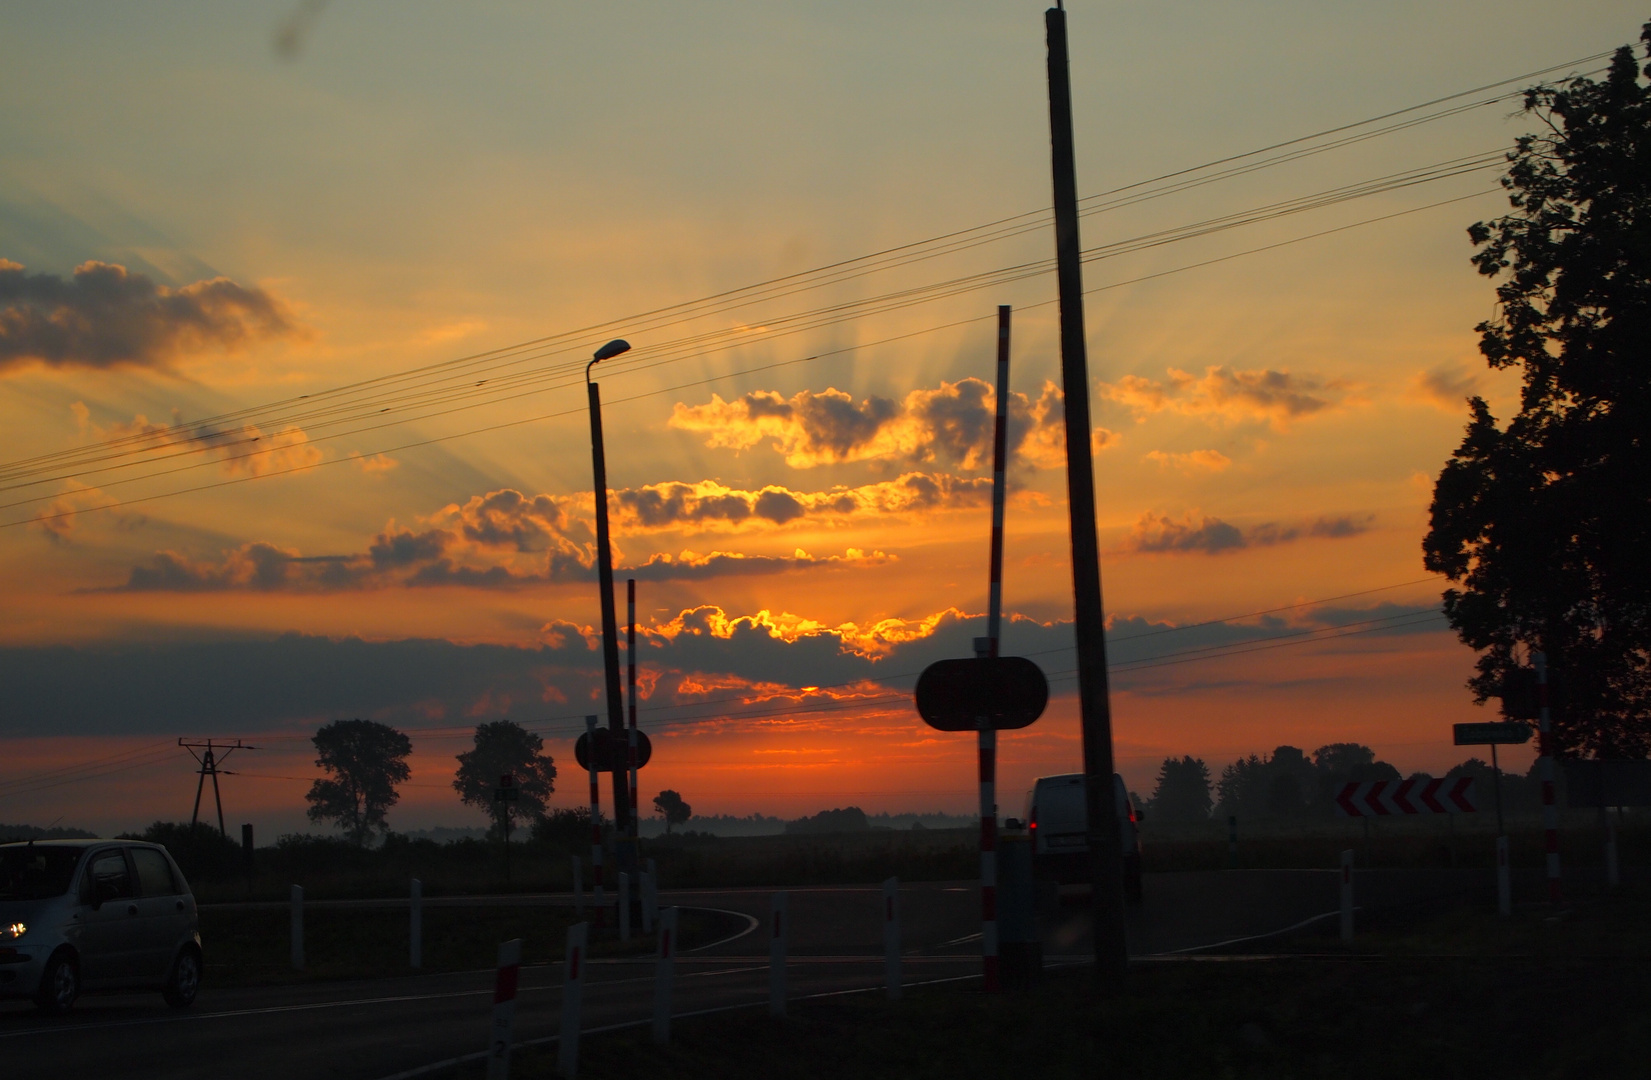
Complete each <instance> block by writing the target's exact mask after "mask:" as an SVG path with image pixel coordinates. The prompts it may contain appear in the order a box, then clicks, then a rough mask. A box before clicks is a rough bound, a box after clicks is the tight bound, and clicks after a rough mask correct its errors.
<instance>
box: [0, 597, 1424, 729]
mask: <svg viewBox="0 0 1651 1080" xmlns="http://www.w3.org/2000/svg"><path fill="white" fill-rule="evenodd" d="M1430 615H1431V616H1437V615H1438V607H1437V605H1397V604H1383V605H1380V606H1378V607H1375V608H1366V609H1355V608H1336V609H1331V608H1316V609H1311V610H1307V611H1303V612H1301V613H1299V614H1297V615H1295V616H1292V617H1291V618H1290V619H1288V620H1286V619H1284V618H1281V617H1279V616H1277V615H1272V616H1263V617H1260V618H1257V619H1254V620H1251V621H1247V622H1242V623H1217V624H1193V625H1190V626H1188V627H1185V628H1183V627H1180V626H1177V625H1175V624H1173V623H1167V622H1155V621H1150V620H1147V619H1143V618H1140V617H1123V618H1115V619H1114V620H1113V621H1112V622H1111V623H1110V624H1109V626H1108V629H1107V638H1108V648H1109V654H1110V661H1111V664H1112V665H1113V667H1114V669H1115V675H1114V683H1115V686H1116V687H1117V688H1118V689H1120V690H1124V691H1130V692H1140V693H1160V692H1173V691H1174V689H1175V688H1176V687H1182V688H1184V687H1185V686H1186V685H1187V683H1186V679H1187V678H1188V676H1187V675H1186V674H1183V672H1186V671H1187V669H1186V668H1183V667H1180V666H1177V665H1176V661H1177V660H1178V658H1183V657H1186V656H1188V655H1199V653H1198V650H1202V649H1207V648H1209V647H1211V646H1223V645H1238V646H1242V645H1244V644H1245V643H1249V642H1254V643H1257V644H1263V643H1266V642H1270V641H1289V640H1295V639H1297V638H1301V637H1307V636H1309V635H1310V634H1311V632H1313V631H1329V632H1330V634H1331V636H1332V637H1333V636H1334V634H1335V632H1336V630H1337V629H1338V628H1342V627H1345V628H1346V629H1347V630H1348V631H1349V632H1352V631H1357V632H1359V633H1360V635H1361V640H1362V639H1363V636H1364V635H1366V634H1369V635H1371V636H1378V635H1389V636H1393V635H1413V634H1425V633H1439V632H1444V627H1443V623H1442V621H1441V620H1440V619H1438V618H1428V617H1427V616H1430ZM1373 620H1379V621H1373ZM984 632H985V617H984V616H980V615H965V614H963V613H961V612H957V611H955V610H948V611H944V612H940V613H938V614H937V615H934V616H932V617H930V618H927V619H922V620H899V619H895V620H889V621H887V622H885V623H879V624H877V625H876V626H872V627H859V626H855V625H853V624H844V625H842V626H838V627H820V626H817V625H814V624H806V623H803V622H802V621H801V620H797V619H794V618H792V617H790V616H778V617H776V616H771V615H769V614H768V613H767V612H761V613H759V614H757V615H753V616H744V617H730V616H728V615H727V614H726V613H725V612H723V611H722V610H721V609H720V608H716V607H709V606H708V607H700V608H692V609H688V610H685V611H682V612H681V613H679V614H678V615H677V617H676V618H674V619H672V620H671V621H670V622H669V623H666V624H660V625H654V626H649V627H644V628H643V633H642V635H641V637H640V640H639V660H640V662H641V664H642V665H643V666H644V667H645V668H646V669H647V670H648V672H649V673H650V676H652V677H653V681H652V682H651V685H652V686H653V690H652V691H651V692H650V694H649V697H648V699H647V701H646V704H645V709H646V710H647V711H645V712H644V714H643V720H642V722H643V725H644V726H645V727H647V726H652V725H655V724H657V723H658V717H659V716H660V714H659V713H658V712H656V711H655V710H657V709H658V708H660V707H662V706H667V705H670V706H677V705H680V706H693V705H696V704H698V703H701V702H706V701H707V698H708V697H711V698H716V699H723V698H727V697H729V696H730V692H729V691H725V690H719V691H717V692H714V693H708V691H707V690H706V686H707V685H708V684H709V685H713V686H723V687H734V688H738V687H740V686H761V687H764V688H768V689H765V690H764V693H766V694H768V695H769V696H771V697H776V696H777V697H797V698H800V697H803V696H809V695H811V694H820V693H823V694H825V695H826V696H830V694H831V693H832V692H833V691H832V688H834V687H842V686H844V685H848V684H870V685H872V686H874V687H881V688H883V689H882V690H879V691H878V692H879V693H885V694H886V693H887V692H888V691H890V690H892V691H896V692H899V693H907V692H909V691H910V690H911V689H912V687H913V686H914V684H915V682H916V678H917V675H918V674H919V673H920V672H921V671H922V670H923V668H925V667H926V666H928V665H929V664H930V663H933V662H934V661H935V660H938V659H941V658H944V657H956V656H968V655H971V654H972V641H973V639H974V638H975V637H977V636H979V635H981V634H983V633H984ZM1304 632H1307V633H1306V634H1304ZM541 636H542V638H543V641H544V644H541V645H537V646H504V645H459V644H454V643H452V642H448V641H441V640H433V641H432V640H416V639H413V640H403V641H383V642H369V641H362V640H360V639H357V638H345V639H332V638H324V637H310V636H304V635H298V634H289V635H285V636H282V637H278V638H271V639H262V640H258V639H241V640H232V641H213V642H175V641H174V642H162V643H153V644H129V645H121V646H101V647H71V646H55V647H45V648H26V647H11V648H0V685H3V686H5V687H6V693H5V694H3V695H0V738H8V737H24V736H41V735H102V734H117V733H118V734H126V735H135V734H164V735H169V736H170V735H177V734H184V733H195V732H199V733H211V734H216V735H231V736H233V735H237V734H250V733H253V732H261V731H271V730H278V729H283V728H287V729H293V730H302V731H308V730H312V729H313V728H314V727H316V726H318V725H319V724H322V723H325V722H326V721H328V720H332V719H340V718H348V717H354V716H362V717H371V718H373V719H377V720H381V721H383V722H386V723H394V724H401V725H406V726H409V727H412V728H415V729H416V728H418V727H428V726H431V725H432V724H434V723H443V724H447V725H454V724H467V723H473V722H478V721H479V720H493V719H501V718H508V719H513V720H517V721H518V722H520V723H524V724H531V725H533V726H534V727H536V728H539V729H540V730H545V729H546V728H547V726H549V727H555V726H557V725H560V726H561V727H563V728H565V731H564V732H563V734H564V735H565V736H566V737H572V736H573V735H574V734H576V732H577V731H578V730H579V729H580V726H581V725H580V723H579V714H582V713H583V712H584V711H585V710H586V709H592V710H594V707H595V706H594V704H586V703H594V702H595V701H597V700H599V694H598V690H599V687H600V686H601V671H600V660H599V656H600V653H599V650H598V648H597V638H596V635H595V633H594V632H593V631H592V630H591V628H590V627H581V626H577V625H575V624H572V623H568V622H565V621H555V622H552V623H550V624H547V625H546V626H545V627H544V629H543V631H542V634H541ZM1072 644H1073V640H1072V625H1071V623H1070V622H1066V621H1060V622H1052V623H1042V622H1037V621H1035V620H1032V619H1027V618H1022V617H1018V616H1013V615H1011V616H1010V617H1008V618H1007V619H1006V620H1005V626H1004V632H1003V645H1004V652H1005V653H1006V654H1008V655H1019V656H1027V657H1031V658H1032V659H1033V660H1034V661H1035V662H1036V663H1037V664H1038V666H1039V667H1040V668H1042V669H1043V671H1044V672H1045V674H1046V676H1047V677H1048V678H1049V680H1050V683H1051V686H1052V688H1053V689H1054V691H1055V692H1056V693H1061V692H1065V691H1068V690H1070V688H1071V687H1072V685H1073V683H1072V668H1073V666H1074V663H1075V659H1074V653H1073V651H1072ZM1154 664H1156V665H1159V666H1155V667H1149V666H1147V665H1154ZM1166 664H1167V665H1168V666H1165V665H1166ZM1136 665H1139V666H1138V667H1136ZM1136 670H1138V671H1139V672H1140V673H1139V674H1136V673H1134V672H1135V671H1136ZM1255 677H1256V678H1266V677H1268V676H1267V675H1266V673H1264V672H1262V673H1258V674H1257V675H1256V676H1255ZM809 687H812V688H819V690H817V691H806V690H803V689H800V688H809ZM787 688H793V689H791V690H789V691H787ZM733 693H735V694H737V689H736V690H735V691H733ZM593 695H597V696H593ZM723 711H730V712H736V713H737V712H738V708H737V707H729V706H728V705H726V704H725V705H722V706H720V707H713V708H710V709H708V710H701V709H690V708H684V709H683V710H682V713H683V714H685V715H692V714H695V713H701V712H703V713H705V714H707V715H713V716H714V715H721V714H722V712H723ZM666 715H667V716H668V715H674V714H666ZM831 715H834V716H841V717H842V718H843V719H845V720H851V719H852V718H853V715H854V714H853V710H852V709H848V710H844V711H843V712H841V713H833V714H831ZM911 720H912V723H913V725H914V727H915V725H917V724H918V720H917V718H916V715H915V712H914V713H913V715H912V718H911ZM656 730H657V728H656Z"/></svg>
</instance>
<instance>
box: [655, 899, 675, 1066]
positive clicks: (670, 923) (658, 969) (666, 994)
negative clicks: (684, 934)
mask: <svg viewBox="0 0 1651 1080" xmlns="http://www.w3.org/2000/svg"><path fill="white" fill-rule="evenodd" d="M676 914H677V909H676V908H674V907H668V908H666V909H665V910H664V911H663V912H661V913H660V916H659V961H658V963H657V964H656V965H655V967H654V1042H656V1043H668V1042H670V1041H671V983H672V982H673V981H674V980H675V978H676V921H677V919H676Z"/></svg>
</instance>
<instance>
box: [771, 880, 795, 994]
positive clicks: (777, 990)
mask: <svg viewBox="0 0 1651 1080" xmlns="http://www.w3.org/2000/svg"><path fill="white" fill-rule="evenodd" d="M790 922H791V920H790V919H789V918H788V917H787V916H786V911H785V893H783V892H777V893H775V894H774V898H773V899H772V900H770V901H769V902H768V1015H769V1016H784V1015H785V941H786V937H787V936H788V934H789V931H790V929H791V927H790V925H789V923H790Z"/></svg>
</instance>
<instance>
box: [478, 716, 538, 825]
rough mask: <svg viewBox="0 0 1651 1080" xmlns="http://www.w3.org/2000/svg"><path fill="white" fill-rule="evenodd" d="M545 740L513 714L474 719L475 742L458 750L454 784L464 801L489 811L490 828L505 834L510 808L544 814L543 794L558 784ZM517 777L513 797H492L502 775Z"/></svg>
mask: <svg viewBox="0 0 1651 1080" xmlns="http://www.w3.org/2000/svg"><path fill="white" fill-rule="evenodd" d="M544 748H545V741H544V740H543V739H541V738H540V737H539V736H537V735H535V734H533V732H531V731H529V730H527V729H526V728H524V727H522V725H520V724H518V723H516V722H515V721H513V720H495V721H493V722H492V723H487V724H477V725H476V742H475V746H474V747H473V748H472V749H470V750H468V751H466V752H465V753H462V754H459V755H458V760H459V767H458V771H457V772H456V773H455V774H454V777H453V790H454V791H457V792H458V793H459V799H460V801H462V802H464V803H465V804H466V805H469V806H474V807H478V808H479V809H481V810H484V811H486V813H487V816H488V817H489V818H490V819H491V820H492V822H493V826H492V831H493V833H494V834H496V835H498V836H503V835H504V816H505V811H506V808H507V807H508V808H510V810H511V811H512V812H513V813H514V814H515V816H517V817H520V818H526V819H527V820H528V821H529V822H537V821H539V820H541V819H542V818H543V817H544V816H545V800H546V799H548V798H550V795H551V792H553V791H555V790H556V761H555V759H554V758H552V757H551V756H550V755H549V754H547V753H545V752H544ZM506 773H509V774H510V775H512V776H514V777H515V778H516V790H517V791H519V792H521V794H520V795H519V796H517V801H516V802H514V803H507V802H499V801H496V800H495V799H494V798H493V792H494V789H496V788H497V787H498V786H499V778H500V777H501V776H503V775H505V774H506Z"/></svg>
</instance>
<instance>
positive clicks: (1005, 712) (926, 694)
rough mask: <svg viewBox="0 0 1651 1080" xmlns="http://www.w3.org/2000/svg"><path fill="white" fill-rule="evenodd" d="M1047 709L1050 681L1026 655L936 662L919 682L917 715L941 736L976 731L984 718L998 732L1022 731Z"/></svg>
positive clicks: (925, 669) (928, 668)
mask: <svg viewBox="0 0 1651 1080" xmlns="http://www.w3.org/2000/svg"><path fill="white" fill-rule="evenodd" d="M1047 704H1049V682H1048V680H1046V679H1045V678H1044V677H1043V672H1041V671H1039V670H1038V665H1036V664H1034V663H1032V661H1030V660H1028V659H1026V658H1025V657H1024V656H991V657H976V658H974V659H968V660H937V661H935V662H934V663H932V664H930V665H929V666H928V667H926V668H924V669H923V674H922V675H919V676H918V678H917V711H918V713H919V715H921V716H922V717H923V721H924V722H925V723H926V724H928V725H929V726H930V727H932V728H937V729H939V730H941V731H974V730H976V729H978V728H979V727H980V719H981V717H985V718H986V722H987V723H986V726H987V727H989V728H993V729H995V730H998V731H1006V730H1011V729H1013V728H1023V727H1026V726H1027V725H1029V724H1031V723H1032V721H1034V720H1036V719H1037V718H1038V717H1039V716H1042V715H1043V707H1044V706H1045V705H1047Z"/></svg>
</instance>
